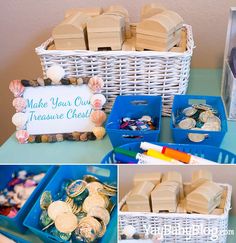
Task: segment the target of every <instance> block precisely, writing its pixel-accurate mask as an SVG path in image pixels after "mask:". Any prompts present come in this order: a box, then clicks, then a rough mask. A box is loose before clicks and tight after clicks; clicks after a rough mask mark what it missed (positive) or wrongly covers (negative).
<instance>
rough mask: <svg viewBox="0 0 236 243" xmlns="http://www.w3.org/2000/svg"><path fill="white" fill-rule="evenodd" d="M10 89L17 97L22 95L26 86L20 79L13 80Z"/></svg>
mask: <svg viewBox="0 0 236 243" xmlns="http://www.w3.org/2000/svg"><path fill="white" fill-rule="evenodd" d="M9 89H10V91H11V92H12V93H13V95H14V96H15V97H20V96H21V95H22V94H23V92H24V90H25V87H24V86H23V85H22V83H21V81H20V80H12V81H11V82H10V84H9Z"/></svg>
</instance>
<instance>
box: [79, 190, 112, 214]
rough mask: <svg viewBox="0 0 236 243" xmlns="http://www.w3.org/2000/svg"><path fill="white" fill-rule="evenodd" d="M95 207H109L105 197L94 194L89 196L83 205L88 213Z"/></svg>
mask: <svg viewBox="0 0 236 243" xmlns="http://www.w3.org/2000/svg"><path fill="white" fill-rule="evenodd" d="M94 206H99V207H102V208H106V207H107V200H106V198H105V197H104V196H102V195H99V194H93V195H90V196H88V197H87V198H86V199H85V200H84V203H83V211H84V212H86V213H87V212H88V211H89V209H90V208H92V207H94Z"/></svg>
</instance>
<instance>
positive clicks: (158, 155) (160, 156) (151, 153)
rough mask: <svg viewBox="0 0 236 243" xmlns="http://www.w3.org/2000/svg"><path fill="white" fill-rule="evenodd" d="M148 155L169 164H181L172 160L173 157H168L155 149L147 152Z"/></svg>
mask: <svg viewBox="0 0 236 243" xmlns="http://www.w3.org/2000/svg"><path fill="white" fill-rule="evenodd" d="M147 155H148V156H150V157H153V158H157V159H162V160H165V161H168V162H180V161H178V160H176V159H172V158H171V157H168V156H166V155H164V154H162V153H161V152H159V151H157V150H154V149H148V151H147Z"/></svg>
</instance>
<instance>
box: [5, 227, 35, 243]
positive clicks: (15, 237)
mask: <svg viewBox="0 0 236 243" xmlns="http://www.w3.org/2000/svg"><path fill="white" fill-rule="evenodd" d="M0 234H2V235H5V236H6V237H7V238H9V239H11V240H14V241H15V242H16V243H30V242H29V241H27V240H24V239H22V238H20V237H18V236H16V235H13V234H11V233H9V232H5V231H3V230H0ZM2 243H4V242H2Z"/></svg>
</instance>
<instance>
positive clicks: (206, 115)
mask: <svg viewBox="0 0 236 243" xmlns="http://www.w3.org/2000/svg"><path fill="white" fill-rule="evenodd" d="M175 127H177V128H180V129H187V130H195V131H196V130H199V131H215V132H218V131H221V120H220V118H219V115H218V111H217V110H216V109H214V108H213V107H212V106H211V105H208V104H193V105H192V106H189V107H186V108H185V109H183V110H179V111H178V112H177V116H176V117H175ZM207 137H208V134H203V133H189V134H188V138H189V140H190V141H192V142H202V141H203V140H205V139H206V138H207Z"/></svg>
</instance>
